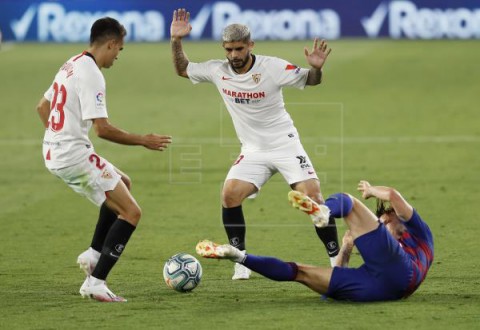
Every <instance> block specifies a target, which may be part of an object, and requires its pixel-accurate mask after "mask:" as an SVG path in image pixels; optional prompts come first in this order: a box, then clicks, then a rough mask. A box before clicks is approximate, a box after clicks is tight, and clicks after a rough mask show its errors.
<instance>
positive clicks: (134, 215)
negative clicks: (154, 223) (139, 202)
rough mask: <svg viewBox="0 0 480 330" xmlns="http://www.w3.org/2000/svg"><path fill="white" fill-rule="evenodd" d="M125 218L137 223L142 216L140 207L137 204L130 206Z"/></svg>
mask: <svg viewBox="0 0 480 330" xmlns="http://www.w3.org/2000/svg"><path fill="white" fill-rule="evenodd" d="M126 213H127V214H126V215H125V218H126V219H127V220H129V221H130V222H131V223H133V224H135V225H136V224H137V223H138V222H139V221H140V218H141V217H142V209H141V208H140V207H139V206H132V207H131V208H129V209H128V210H127V212H126Z"/></svg>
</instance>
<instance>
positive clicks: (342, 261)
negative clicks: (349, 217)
mask: <svg viewBox="0 0 480 330" xmlns="http://www.w3.org/2000/svg"><path fill="white" fill-rule="evenodd" d="M353 245H354V243H353V236H352V234H351V233H350V230H347V231H346V232H345V234H344V235H343V239H342V247H341V248H340V252H339V253H338V258H337V261H336V266H337V267H348V263H349V261H350V256H351V255H352V250H353Z"/></svg>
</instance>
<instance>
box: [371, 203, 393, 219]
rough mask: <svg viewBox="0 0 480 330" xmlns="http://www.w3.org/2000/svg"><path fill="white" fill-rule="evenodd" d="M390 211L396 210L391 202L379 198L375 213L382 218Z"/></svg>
mask: <svg viewBox="0 0 480 330" xmlns="http://www.w3.org/2000/svg"><path fill="white" fill-rule="evenodd" d="M388 213H395V210H394V209H393V207H392V206H391V205H390V203H388V202H385V201H382V200H380V199H378V198H377V209H376V210H375V215H376V216H377V217H378V218H380V217H381V216H382V215H383V214H388Z"/></svg>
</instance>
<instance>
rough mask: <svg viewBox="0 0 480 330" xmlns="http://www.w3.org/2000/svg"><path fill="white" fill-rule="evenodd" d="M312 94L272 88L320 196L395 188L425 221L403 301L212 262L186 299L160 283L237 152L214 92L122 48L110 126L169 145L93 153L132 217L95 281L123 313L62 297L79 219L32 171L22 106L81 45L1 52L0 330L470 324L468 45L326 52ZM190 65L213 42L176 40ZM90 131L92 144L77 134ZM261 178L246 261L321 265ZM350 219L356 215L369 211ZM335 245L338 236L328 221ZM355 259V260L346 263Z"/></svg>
mask: <svg viewBox="0 0 480 330" xmlns="http://www.w3.org/2000/svg"><path fill="white" fill-rule="evenodd" d="M310 45H311V42H310V41H301V42H262V41H260V42H258V44H257V45H256V48H255V51H256V53H258V54H265V55H273V56H278V57H282V58H285V59H287V60H289V61H291V62H293V63H296V64H298V65H303V66H305V65H306V64H305V60H304V58H303V47H304V46H308V47H310ZM330 46H331V47H332V48H333V52H332V53H331V56H330V58H329V60H328V62H327V64H326V67H325V70H324V82H323V84H322V85H321V86H317V87H309V88H306V90H304V91H299V90H295V89H285V90H284V96H285V102H286V105H287V110H288V111H289V112H290V114H291V116H292V117H293V119H294V121H295V124H296V126H297V128H298V130H299V132H300V134H301V136H302V138H303V142H304V146H305V148H306V149H307V151H308V152H309V154H310V157H311V158H312V161H313V163H314V165H315V167H316V170H317V172H318V173H319V175H320V178H321V179H322V191H323V193H324V195H328V194H331V193H334V192H338V191H340V190H343V191H347V192H351V193H356V192H355V189H356V184H357V182H358V180H360V179H367V180H370V182H372V183H374V184H382V185H383V184H386V185H393V186H395V187H397V188H398V189H399V190H400V191H401V192H402V193H403V194H404V195H405V197H406V198H407V199H408V200H409V201H411V202H412V204H413V205H414V206H415V207H416V208H417V210H418V211H419V213H420V214H421V215H422V216H423V217H424V219H425V220H426V221H427V222H428V223H429V224H430V226H431V229H432V231H433V234H434V237H435V244H436V245H435V261H434V264H433V266H432V268H431V269H430V272H429V274H428V276H427V279H426V281H425V282H424V283H423V285H422V286H421V287H420V288H419V290H418V291H417V292H416V293H415V294H414V295H413V296H411V297H410V298H409V299H407V300H402V301H397V302H389V303H372V304H354V303H340V302H335V301H322V300H321V299H320V298H319V296H318V295H317V294H315V293H314V292H311V291H309V290H308V289H307V288H305V287H303V286H302V285H300V284H297V283H276V282H273V281H270V280H267V279H265V278H263V277H261V276H260V275H258V274H255V275H253V277H252V278H251V280H249V281H240V282H239V281H234V282H233V281H231V280H230V277H231V275H232V264H231V263H229V262H228V261H216V260H200V261H201V263H202V265H203V270H204V276H203V279H202V282H201V283H200V286H199V287H198V288H197V289H195V290H194V291H193V292H192V293H190V294H179V293H177V292H174V291H173V290H171V289H169V288H167V287H166V285H165V284H164V283H163V278H162V268H163V264H164V262H165V261H166V260H167V259H168V257H170V256H171V255H173V254H175V253H177V252H187V253H191V254H194V248H195V244H196V243H197V241H198V240H200V239H204V238H209V239H213V240H216V241H220V242H224V241H225V238H226V236H225V234H224V230H223V226H222V223H221V218H220V189H221V185H222V182H223V179H224V177H225V175H226V173H227V170H228V168H229V166H230V164H231V163H232V161H233V160H234V159H235V157H236V156H237V155H238V152H239V145H238V143H237V141H236V139H235V133H234V132H233V128H232V124H231V122H230V118H229V116H228V114H227V112H226V110H225V108H224V106H223V103H222V101H221V98H220V96H219V95H218V92H217V91H216V89H215V88H214V87H213V86H212V85H209V84H201V85H196V86H193V85H192V84H191V83H190V82H189V81H188V80H186V79H182V78H179V77H176V76H175V74H174V70H173V68H172V60H171V57H170V50H169V45H168V44H167V43H161V44H128V43H127V44H126V45H125V50H124V51H123V52H122V54H121V55H120V59H119V61H118V62H116V64H115V65H114V67H113V68H112V69H110V70H105V71H104V74H105V77H106V81H107V104H108V109H109V115H110V120H111V122H112V123H113V124H115V125H118V126H120V127H122V128H124V129H127V130H129V131H133V132H143V133H147V132H158V133H166V134H171V135H173V137H174V143H173V144H172V146H171V148H169V149H168V151H165V152H163V153H160V152H152V151H148V150H146V149H143V148H140V147H127V146H119V145H114V144H112V143H107V142H104V141H101V140H99V139H97V138H96V137H92V139H93V142H94V145H95V147H96V151H97V152H98V153H99V154H101V155H102V156H104V157H106V158H107V159H108V160H110V161H111V162H112V163H113V164H115V165H116V166H118V167H119V168H121V169H122V170H124V171H126V172H127V173H128V174H129V175H130V176H131V178H132V180H133V194H134V196H135V197H136V199H137V200H138V202H139V203H140V205H141V207H142V209H143V218H142V220H141V222H140V225H139V227H138V229H137V231H136V232H135V234H134V236H133V237H132V239H131V241H130V243H129V245H128V247H127V249H126V251H125V253H124V255H123V257H122V259H121V260H120V262H119V263H118V264H117V266H116V267H115V268H114V270H113V272H112V273H111V275H110V277H109V286H110V288H111V289H112V290H113V291H114V292H116V293H118V294H121V295H123V296H125V297H126V298H128V299H129V302H128V303H127V304H101V303H97V302H94V301H89V300H84V299H82V298H81V297H80V295H79V294H78V289H79V287H80V285H81V284H82V281H83V275H82V273H81V272H80V270H79V269H77V266H76V264H75V261H76V257H77V255H78V254H79V253H80V252H82V251H83V250H84V249H85V248H86V247H87V246H88V244H89V243H90V239H91V234H92V231H93V228H94V226H95V223H96V217H97V209H96V207H95V206H94V205H93V204H91V203H90V202H88V201H87V200H84V199H82V198H81V197H79V196H77V195H76V194H75V193H74V192H72V191H71V190H70V189H69V188H68V187H66V186H65V185H64V184H63V183H62V182H60V180H57V179H55V178H54V177H53V176H52V175H51V174H49V173H48V172H47V170H46V169H45V168H44V165H43V161H42V156H41V145H42V137H43V128H42V125H41V123H40V121H39V119H38V116H37V114H36V111H35V105H36V103H37V101H38V100H39V98H40V97H41V96H42V94H43V92H44V91H45V89H46V88H47V87H48V86H49V84H50V83H51V80H52V78H53V76H54V74H55V72H56V70H57V69H58V68H59V66H60V65H61V64H62V63H63V61H65V60H66V59H67V58H68V57H69V56H71V55H73V54H75V53H77V52H80V51H82V50H83V49H84V47H85V46H84V45H54V44H23V45H2V49H1V50H0V108H1V116H2V119H1V121H0V150H1V156H2V160H1V162H0V196H1V199H0V224H1V236H0V237H1V249H0V311H1V312H0V313H1V317H0V328H1V329H77V328H78V329H117V328H123V329H133V328H135V329H288V328H291V329H297V328H304V329H305V328H309V329H311V328H319V329H320V328H324V329H337V328H338V329H384V328H398V329H407V328H416V329H429V328H434V329H445V328H455V329H473V328H476V327H478V324H480V316H479V315H480V314H479V311H480V294H479V287H480V277H479V269H480V264H479V263H480V262H479V258H478V248H479V245H478V236H479V229H478V205H479V200H480V193H479V192H480V190H479V188H478V187H479V186H480V174H479V173H480V157H479V150H480V111H479V108H478V95H479V93H478V89H479V84H478V77H479V76H480V66H479V65H478V53H479V50H480V49H479V45H478V41H428V42H427V41H425V42H417V41H389V40H377V41H367V40H341V41H332V42H330ZM185 50H186V52H187V54H188V55H189V58H190V60H192V61H203V60H207V59H210V58H222V57H223V51H222V49H221V47H220V45H219V44H218V43H214V42H202V43H194V42H189V41H187V42H186V43H185ZM92 134H93V132H92ZM287 192H288V186H287V184H286V183H285V182H284V181H283V178H281V177H280V176H279V175H276V176H275V177H274V178H272V180H271V181H270V182H269V183H268V184H267V185H266V186H265V187H264V189H262V192H261V194H260V195H259V197H258V198H257V199H256V200H254V201H247V202H246V203H245V205H244V210H245V215H246V220H247V226H248V227H247V232H248V236H247V249H248V250H249V251H250V252H252V253H255V254H261V255H274V256H277V257H280V258H282V259H284V260H294V261H298V262H303V263H311V264H317V265H325V266H326V265H327V264H328V260H327V257H326V253H325V252H324V249H323V247H322V246H321V243H320V242H319V240H318V239H317V237H316V235H315V232H314V230H313V228H312V225H311V224H310V223H309V221H310V220H309V219H308V217H306V216H304V215H303V214H298V213H297V212H296V211H295V210H293V209H291V208H290V206H289V205H288V203H287V200H286V195H287ZM367 204H368V205H370V206H372V207H373V204H372V202H370V201H369V202H368V203H367ZM338 226H339V231H340V233H341V234H343V231H344V230H345V225H344V224H343V222H342V221H339V222H338ZM360 262H361V260H360V257H359V255H358V254H355V255H354V256H353V257H352V264H353V265H359V264H360Z"/></svg>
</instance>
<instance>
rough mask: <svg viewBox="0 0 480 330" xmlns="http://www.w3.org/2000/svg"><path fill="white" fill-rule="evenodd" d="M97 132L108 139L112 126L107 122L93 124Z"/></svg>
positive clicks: (99, 135)
mask: <svg viewBox="0 0 480 330" xmlns="http://www.w3.org/2000/svg"><path fill="white" fill-rule="evenodd" d="M93 129H94V130H95V134H96V135H97V136H98V137H99V138H101V139H108V136H109V132H110V126H109V125H108V124H107V123H102V124H95V125H93Z"/></svg>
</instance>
